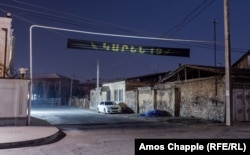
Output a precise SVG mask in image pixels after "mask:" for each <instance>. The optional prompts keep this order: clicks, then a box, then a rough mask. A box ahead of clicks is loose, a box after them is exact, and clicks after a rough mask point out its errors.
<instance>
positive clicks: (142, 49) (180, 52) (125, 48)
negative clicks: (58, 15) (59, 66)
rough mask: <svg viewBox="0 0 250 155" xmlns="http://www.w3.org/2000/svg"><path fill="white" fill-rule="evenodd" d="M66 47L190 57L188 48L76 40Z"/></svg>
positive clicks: (69, 40) (71, 40) (69, 42)
mask: <svg viewBox="0 0 250 155" xmlns="http://www.w3.org/2000/svg"><path fill="white" fill-rule="evenodd" d="M67 47H68V48H75V49H86V50H102V51H109V52H129V53H137V54H150V55H161V56H178V57H189V55H190V49H188V48H168V47H150V46H140V45H128V44H118V43H109V42H97V41H87V40H77V39H68V44H67Z"/></svg>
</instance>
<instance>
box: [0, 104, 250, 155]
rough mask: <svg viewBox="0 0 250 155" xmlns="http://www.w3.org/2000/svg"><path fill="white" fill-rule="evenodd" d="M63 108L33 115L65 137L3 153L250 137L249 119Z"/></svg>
mask: <svg viewBox="0 0 250 155" xmlns="http://www.w3.org/2000/svg"><path fill="white" fill-rule="evenodd" d="M64 108H66V107H62V108H59V109H54V108H52V109H50V108H45V109H44V108H42V109H40V108H39V109H36V110H32V117H40V118H43V119H46V120H48V121H50V122H51V123H54V124H55V125H57V126H59V127H62V128H63V131H64V132H65V134H66V136H65V137H64V138H63V139H61V140H60V141H58V142H56V143H52V144H48V145H42V146H36V147H25V148H15V149H6V150H0V154H1V155H17V154H18V155H45V154H46V155H62V154H63V155H135V139H163V140H164V139H168V140H170V141H171V140H173V142H174V140H176V139H191V140H192V141H193V142H194V143H199V141H198V140H199V139H211V141H214V139H235V140H237V139H246V140H247V141H248V142H249V141H250V134H249V133H250V124H249V123H239V124H235V125H233V126H225V124H224V123H215V122H208V121H200V120H193V119H168V118H140V117H139V118H138V117H135V116H136V115H133V116H132V115H130V114H124V115H122V114H115V115H105V114H97V113H95V112H94V111H88V110H87V112H86V110H83V109H75V108H70V109H71V110H69V109H68V108H66V109H64ZM76 118H77V119H76ZM128 121H130V123H129V122H128ZM248 147H250V146H248ZM145 153H146V152H145ZM145 153H142V154H145ZM148 153H150V152H148ZM172 153H176V152H172ZM201 153H203V152H201ZM222 153H223V151H222ZM224 153H227V151H225V152H224ZM240 153H242V152H237V154H240ZM156 154H157V153H156Z"/></svg>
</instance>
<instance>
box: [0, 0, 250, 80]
mask: <svg viewBox="0 0 250 155" xmlns="http://www.w3.org/2000/svg"><path fill="white" fill-rule="evenodd" d="M229 4H230V7H229V9H230V10H229V11H230V37H231V52H232V53H231V59H232V64H233V63H234V62H235V61H236V60H237V59H239V58H240V57H241V56H242V55H243V54H244V53H246V52H247V51H248V50H249V46H250V44H249V38H250V30H249V27H250V20H249V18H250V14H249V11H248V10H249V6H250V1H247V0H242V1H236V0H231V1H230V0H229ZM223 9H224V7H223V0H153V1H152V0H119V1H118V0H105V1H103V0H89V1H85V0H70V1H69V0H60V1H58V0H36V1H34V0H1V1H0V10H1V12H0V13H1V16H5V13H6V12H10V13H12V15H13V16H12V18H13V22H12V24H13V28H14V34H15V36H16V45H15V58H14V59H15V60H14V64H15V68H18V67H20V66H22V65H23V66H27V67H29V64H30V63H29V56H30V55H29V29H30V26H31V25H33V24H37V25H45V26H51V27H59V28H65V29H74V30H80V31H91V32H98V33H109V34H122V35H133V36H146V37H163V38H170V39H181V40H190V41H188V42H184V41H159V40H145V39H144V40H143V39H133V38H117V37H111V36H100V35H89V34H82V33H81V34H80V33H73V32H66V31H58V30H48V29H43V28H35V29H33V31H32V41H33V74H43V73H59V74H62V75H66V76H72V75H74V77H75V78H77V79H80V80H87V79H92V78H96V74H97V71H96V68H97V60H98V61H99V65H100V66H99V69H100V72H99V75H100V78H101V79H115V78H124V77H134V76H140V75H145V74H152V73H155V72H165V71H171V70H174V69H176V68H177V67H178V65H179V64H180V63H181V64H197V65H211V66H213V65H214V62H215V61H214V44H213V40H214V25H213V22H212V21H213V19H216V20H217V24H216V40H217V43H216V45H217V46H216V51H217V56H216V57H217V60H216V61H217V63H221V65H222V66H224V59H225V58H224V14H223V11H224V10H223ZM68 38H74V39H82V40H94V41H100V42H102V41H109V42H114V43H122V44H125V43H126V44H135V45H144V46H160V47H171V48H190V57H188V58H186V57H176V56H153V55H145V54H144V55H143V54H131V53H112V52H106V51H94V50H89V51H88V50H79V49H68V48H67V39H68ZM195 41H208V42H209V43H201V42H195Z"/></svg>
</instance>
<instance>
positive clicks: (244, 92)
mask: <svg viewBox="0 0 250 155" xmlns="http://www.w3.org/2000/svg"><path fill="white" fill-rule="evenodd" d="M233 107H234V110H233V111H234V119H235V121H239V122H242V121H250V89H246V87H245V85H244V86H243V88H239V87H238V88H235V89H233Z"/></svg>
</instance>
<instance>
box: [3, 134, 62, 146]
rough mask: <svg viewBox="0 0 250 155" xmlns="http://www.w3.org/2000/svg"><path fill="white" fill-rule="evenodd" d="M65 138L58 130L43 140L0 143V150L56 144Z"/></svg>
mask: <svg viewBox="0 0 250 155" xmlns="http://www.w3.org/2000/svg"><path fill="white" fill-rule="evenodd" d="M65 136H66V134H65V133H64V132H63V131H62V130H58V131H57V132H56V133H54V134H52V135H50V136H48V137H44V138H38V139H33V140H27V141H20V142H8V143H0V149H11V148H20V147H30V146H40V145H46V144H51V143H54V142H57V141H59V140H61V139H62V138H64V137H65Z"/></svg>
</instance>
